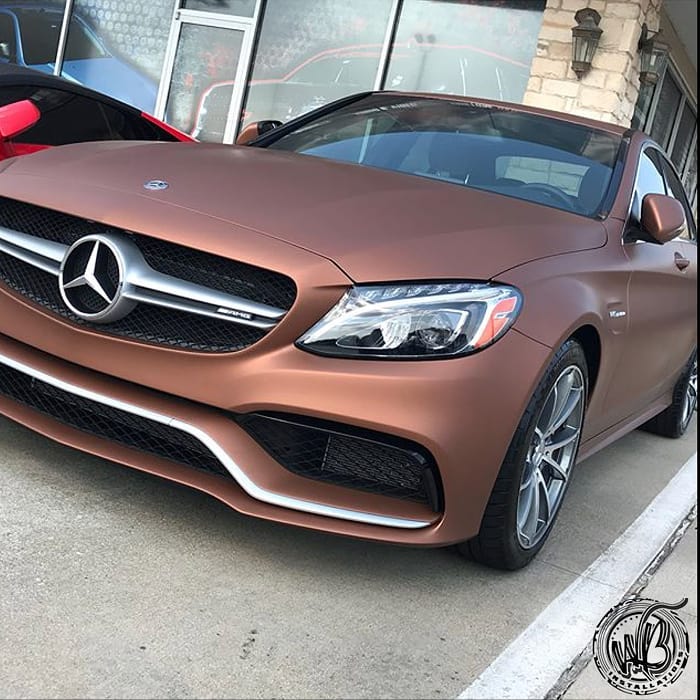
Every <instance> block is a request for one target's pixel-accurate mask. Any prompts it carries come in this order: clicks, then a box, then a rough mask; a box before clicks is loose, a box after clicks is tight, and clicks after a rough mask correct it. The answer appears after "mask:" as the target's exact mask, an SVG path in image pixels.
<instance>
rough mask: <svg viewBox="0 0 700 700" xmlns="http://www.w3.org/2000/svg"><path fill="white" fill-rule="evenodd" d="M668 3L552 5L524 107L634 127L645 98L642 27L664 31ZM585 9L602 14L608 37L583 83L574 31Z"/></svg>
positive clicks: (623, 0)
mask: <svg viewBox="0 0 700 700" xmlns="http://www.w3.org/2000/svg"><path fill="white" fill-rule="evenodd" d="M662 1H663V0H547V6H546V8H545V12H544V18H543V22H542V29H541V31H540V35H539V37H538V40H537V54H536V56H535V58H534V59H533V61H532V66H531V69H530V80H529V82H528V85H527V90H526V92H525V97H524V99H523V102H524V103H525V104H529V105H535V106H537V107H543V108H546V109H554V110H558V111H562V112H569V113H571V114H578V115H579V116H582V117H589V118H591V119H601V120H603V121H608V122H612V123H614V124H621V125H623V126H629V124H630V122H631V120H632V116H633V114H634V105H635V103H636V101H637V95H638V93H639V63H640V57H639V53H638V51H637V42H638V40H639V36H640V33H641V30H642V23H643V22H646V23H647V25H648V26H649V29H650V30H654V31H655V30H657V29H658V27H659V13H660V7H661V4H662ZM583 7H591V8H593V9H595V10H597V11H598V12H599V13H600V15H601V17H602V19H601V21H600V25H599V26H600V28H601V29H602V30H603V34H602V36H601V37H600V43H599V44H598V49H597V51H596V54H595V56H594V58H593V66H592V68H591V70H590V71H589V72H588V73H587V74H586V75H584V76H583V77H582V78H581V79H580V80H579V79H578V78H577V76H576V73H574V72H573V70H571V43H572V38H571V28H572V27H573V26H575V25H576V21H575V20H574V15H575V14H576V11H577V10H580V9H581V8H583Z"/></svg>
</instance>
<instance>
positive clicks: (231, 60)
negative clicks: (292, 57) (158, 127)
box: [165, 24, 244, 141]
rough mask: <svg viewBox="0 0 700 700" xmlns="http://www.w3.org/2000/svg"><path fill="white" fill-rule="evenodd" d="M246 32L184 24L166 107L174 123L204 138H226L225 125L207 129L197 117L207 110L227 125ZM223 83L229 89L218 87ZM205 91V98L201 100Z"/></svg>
mask: <svg viewBox="0 0 700 700" xmlns="http://www.w3.org/2000/svg"><path fill="white" fill-rule="evenodd" d="M243 34H244V33H243V32H242V31H240V30H238V29H224V28H222V27H207V26H202V25H198V24H183V25H182V29H181V31H180V40H179V42H178V45H177V52H176V54H175V65H174V67H173V75H172V79H171V82H170V93H169V95H168V104H167V106H166V110H165V113H166V117H167V120H168V122H169V123H170V124H173V125H174V126H176V127H177V128H178V129H180V130H181V131H187V132H191V133H193V135H194V136H195V138H198V139H200V140H202V141H222V140H223V137H224V130H223V128H222V129H221V130H220V131H219V132H216V133H212V132H205V131H204V130H202V128H201V125H200V123H199V122H198V121H196V120H201V118H202V117H201V115H202V113H204V115H205V116H206V117H207V118H211V120H212V122H214V123H216V124H219V125H221V126H222V127H224V128H225V126H226V117H227V116H228V111H229V107H230V105H231V96H232V93H233V91H232V90H231V89H230V86H232V85H233V78H234V76H235V75H236V69H237V67H238V60H239V57H240V54H241V47H242V45H243ZM222 84H223V85H228V86H229V90H227V91H221V90H218V87H217V86H218V85H222ZM203 92H204V95H205V97H204V98H203V99H202V100H201V101H200V100H199V95H201V94H202V93H203ZM222 97H223V98H224V99H222Z"/></svg>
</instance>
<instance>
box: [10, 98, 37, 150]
mask: <svg viewBox="0 0 700 700" xmlns="http://www.w3.org/2000/svg"><path fill="white" fill-rule="evenodd" d="M40 117H41V112H40V111H39V110H38V108H37V106H36V105H35V104H34V103H33V102H31V101H30V100H22V101H21V102H13V103H12V104H9V105H5V106H4V107H0V141H7V140H9V139H11V138H14V137H15V136H19V134H21V133H22V132H23V131H26V130H27V129H30V128H31V127H33V126H34V124H36V123H37V122H38V121H39V119H40Z"/></svg>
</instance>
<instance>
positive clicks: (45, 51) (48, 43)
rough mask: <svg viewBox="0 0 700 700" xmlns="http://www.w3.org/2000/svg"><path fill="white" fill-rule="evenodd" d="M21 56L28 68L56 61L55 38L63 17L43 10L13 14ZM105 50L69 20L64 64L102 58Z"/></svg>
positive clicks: (74, 22)
mask: <svg viewBox="0 0 700 700" xmlns="http://www.w3.org/2000/svg"><path fill="white" fill-rule="evenodd" d="M17 19H18V20H19V27H20V36H21V37H22V52H23V54H24V62H25V63H26V64H27V65H28V66H40V65H45V64H47V63H53V62H54V61H55V60H56V51H57V49H58V38H59V35H60V33H61V22H62V21H63V17H62V15H61V14H60V13H59V12H47V11H46V10H17ZM105 56H107V53H106V52H105V50H104V49H103V48H102V47H101V46H100V44H99V43H98V42H97V40H96V39H95V38H94V37H93V36H92V35H91V34H90V33H89V31H88V30H87V29H86V27H85V26H84V25H83V24H82V22H79V21H78V20H76V19H75V17H74V18H73V19H72V20H71V23H70V28H69V31H68V42H67V43H66V53H65V56H64V60H66V61H76V60H81V59H85V58H103V57H105Z"/></svg>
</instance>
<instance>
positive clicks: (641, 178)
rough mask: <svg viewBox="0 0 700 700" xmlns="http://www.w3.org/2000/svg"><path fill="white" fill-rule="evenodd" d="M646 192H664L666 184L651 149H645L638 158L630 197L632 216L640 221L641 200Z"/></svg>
mask: <svg viewBox="0 0 700 700" xmlns="http://www.w3.org/2000/svg"><path fill="white" fill-rule="evenodd" d="M648 194H666V185H665V184H664V178H663V175H662V174H661V170H660V169H659V166H658V165H657V164H656V155H655V154H654V152H653V151H652V150H651V149H647V150H645V151H644V152H643V153H642V155H641V156H640V158H639V168H638V169H637V182H636V184H635V187H634V197H633V199H632V218H633V219H634V220H635V221H640V220H641V218H642V200H643V199H644V197H646V196H647V195H648Z"/></svg>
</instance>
